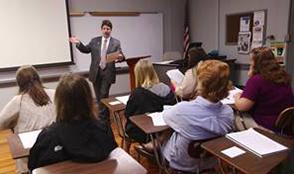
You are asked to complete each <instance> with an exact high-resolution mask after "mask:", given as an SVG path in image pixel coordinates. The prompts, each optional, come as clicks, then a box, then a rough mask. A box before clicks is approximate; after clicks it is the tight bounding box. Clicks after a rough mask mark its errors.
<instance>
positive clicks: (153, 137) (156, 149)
mask: <svg viewBox="0 0 294 174" xmlns="http://www.w3.org/2000/svg"><path fill="white" fill-rule="evenodd" d="M150 138H151V141H152V144H153V147H154V148H153V152H154V155H155V159H156V163H157V165H158V167H159V173H160V174H161V171H162V169H163V171H164V172H165V173H167V174H168V173H169V172H168V171H167V168H166V164H165V159H164V156H163V155H162V154H161V144H160V142H158V139H159V135H158V133H155V134H150Z"/></svg>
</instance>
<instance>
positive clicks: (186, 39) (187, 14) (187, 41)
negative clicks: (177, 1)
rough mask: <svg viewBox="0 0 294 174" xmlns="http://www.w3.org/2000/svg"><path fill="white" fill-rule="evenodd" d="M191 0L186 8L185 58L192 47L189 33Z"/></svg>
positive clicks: (187, 1)
mask: <svg viewBox="0 0 294 174" xmlns="http://www.w3.org/2000/svg"><path fill="white" fill-rule="evenodd" d="M188 9H189V0H186V7H185V24H184V27H185V31H184V54H183V58H184V59H186V58H187V54H188V48H189V45H190V32H189V10H188Z"/></svg>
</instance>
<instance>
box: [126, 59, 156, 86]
mask: <svg viewBox="0 0 294 174" xmlns="http://www.w3.org/2000/svg"><path fill="white" fill-rule="evenodd" d="M148 57H151V55H147V56H136V57H129V58H127V59H126V62H127V64H128V66H129V74H130V88H131V91H132V90H133V89H135V88H136V84H135V73H134V69H135V65H136V63H137V62H138V61H139V60H140V59H145V58H148Z"/></svg>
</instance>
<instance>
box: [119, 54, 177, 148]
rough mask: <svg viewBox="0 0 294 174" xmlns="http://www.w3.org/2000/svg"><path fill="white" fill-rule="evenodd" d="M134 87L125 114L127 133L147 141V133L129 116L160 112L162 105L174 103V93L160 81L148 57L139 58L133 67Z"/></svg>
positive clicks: (133, 137) (138, 139)
mask: <svg viewBox="0 0 294 174" xmlns="http://www.w3.org/2000/svg"><path fill="white" fill-rule="evenodd" d="M134 72H135V78H136V89H135V90H133V91H132V93H131V95H130V98H129V100H128V103H127V106H126V110H125V116H126V117H127V123H126V132H127V135H128V136H129V137H130V138H131V139H133V140H135V141H137V142H139V143H147V142H148V141H149V139H148V137H147V135H146V134H145V133H144V132H143V131H142V130H141V129H140V128H138V127H137V126H135V125H134V124H133V123H132V122H131V121H130V120H129V117H131V116H134V115H138V114H144V113H152V112H160V111H162V110H163V105H173V104H175V103H176V100H175V95H174V93H173V92H172V91H171V89H170V88H169V86H168V85H166V84H164V83H161V82H160V81H159V79H158V76H157V74H156V72H155V70H154V67H153V65H152V63H151V62H150V60H149V59H141V60H140V61H138V62H137V64H136V66H135V69H134Z"/></svg>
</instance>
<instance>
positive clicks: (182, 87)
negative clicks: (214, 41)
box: [172, 47, 207, 100]
mask: <svg viewBox="0 0 294 174" xmlns="http://www.w3.org/2000/svg"><path fill="white" fill-rule="evenodd" d="M206 58H207V54H206V53H205V51H204V50H203V48H201V47H198V48H192V49H190V50H189V52H188V66H187V70H186V72H185V76H184V79H183V81H182V83H181V84H177V83H175V82H172V83H173V85H174V87H175V92H176V94H177V96H179V97H181V98H183V99H186V100H189V99H192V98H193V97H195V95H196V90H195V89H196V67H197V64H198V63H199V62H200V61H202V60H205V59H206Z"/></svg>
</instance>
